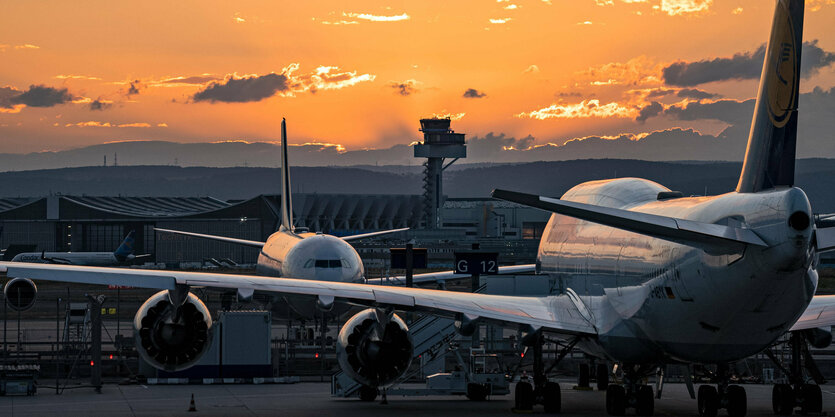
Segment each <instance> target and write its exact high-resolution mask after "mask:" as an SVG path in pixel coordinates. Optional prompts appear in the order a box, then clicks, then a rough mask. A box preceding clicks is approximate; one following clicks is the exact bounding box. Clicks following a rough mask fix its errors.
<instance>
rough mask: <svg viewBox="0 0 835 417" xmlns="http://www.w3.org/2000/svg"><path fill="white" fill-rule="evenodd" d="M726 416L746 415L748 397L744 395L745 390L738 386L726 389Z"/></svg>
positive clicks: (743, 416) (741, 416)
mask: <svg viewBox="0 0 835 417" xmlns="http://www.w3.org/2000/svg"><path fill="white" fill-rule="evenodd" d="M726 395H727V396H728V397H727V398H728V405H727V409H728V415H729V416H730V417H745V414H747V413H748V396H747V395H745V388H742V387H740V386H739V385H731V386H729V387H728V392H727V394H726Z"/></svg>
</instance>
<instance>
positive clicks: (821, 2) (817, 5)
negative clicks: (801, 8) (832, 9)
mask: <svg viewBox="0 0 835 417" xmlns="http://www.w3.org/2000/svg"><path fill="white" fill-rule="evenodd" d="M831 5H835V0H806V8H807V9H808V10H809V11H810V12H817V11H819V10H820V9H822V8H823V6H831Z"/></svg>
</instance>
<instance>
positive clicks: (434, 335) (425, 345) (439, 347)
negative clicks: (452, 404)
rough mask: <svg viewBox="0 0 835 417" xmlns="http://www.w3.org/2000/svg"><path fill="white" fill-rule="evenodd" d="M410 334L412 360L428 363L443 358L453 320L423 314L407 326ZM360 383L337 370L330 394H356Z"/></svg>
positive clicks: (348, 395)
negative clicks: (413, 346) (412, 350)
mask: <svg viewBox="0 0 835 417" xmlns="http://www.w3.org/2000/svg"><path fill="white" fill-rule="evenodd" d="M409 332H410V333H411V334H412V343H414V345H415V351H414V353H413V356H412V361H413V363H414V361H421V360H422V361H423V363H424V365H429V364H431V363H433V362H434V361H439V360H440V361H442V360H444V356H445V354H446V352H447V345H449V342H451V341H452V339H454V338H455V336H456V330H455V321H454V320H453V319H451V318H447V317H437V316H432V315H424V316H422V317H420V318H419V319H417V320H416V321H414V322H413V323H412V324H411V325H410V326H409ZM413 375H414V373H409V372H407V373H406V374H405V375H403V376H402V377H401V378H400V380H398V381H396V382H395V384H397V383H400V382H402V380H405V379H408V378H409V377H411V376H413ZM361 387H362V384H359V383H357V382H356V381H354V380H353V378H351V377H350V376H348V375H347V374H346V373H345V372H343V371H339V372H337V373H336V374H334V375H333V377H332V378H331V396H334V397H351V396H354V395H357V391H358V390H359V389H360V388H361Z"/></svg>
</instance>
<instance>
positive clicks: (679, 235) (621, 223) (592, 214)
mask: <svg viewBox="0 0 835 417" xmlns="http://www.w3.org/2000/svg"><path fill="white" fill-rule="evenodd" d="M493 198H498V199H500V200H507V201H512V202H514V203H519V204H523V205H526V206H530V207H535V208H538V209H542V210H546V211H550V212H552V213H557V214H562V215H565V216H570V217H575V218H578V219H580V220H585V221H589V222H593V223H598V224H602V225H605V226H609V227H614V228H618V229H622V230H627V231H630V232H634V233H640V234H642V235H647V236H651V237H655V238H658V239H665V240H669V241H672V242H675V243H679V244H682V245H688V246H694V247H698V248H702V249H704V250H707V251H711V252H718V253H732V252H736V251H738V250H740V249H741V248H742V247H743V246H744V245H754V246H763V247H767V246H768V244H766V243H765V242H763V240H762V239H760V237H759V236H757V234H756V233H754V232H753V231H752V230H750V229H742V228H738V227H730V226H723V225H719V224H711V223H702V222H696V221H692V220H684V219H676V218H673V217H666V216H659V215H657V214H649V213H641V212H637V211H630V210H623V209H617V208H611V207H601V206H595V205H592V204H583V203H575V202H571V201H562V200H559V199H555V198H548V197H540V196H538V195H533V194H524V193H517V192H514V191H505V190H494V191H493Z"/></svg>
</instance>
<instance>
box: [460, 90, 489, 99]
mask: <svg viewBox="0 0 835 417" xmlns="http://www.w3.org/2000/svg"><path fill="white" fill-rule="evenodd" d="M462 97H464V98H482V97H487V94H484V93H483V92H480V91H478V90H476V89H475V88H468V89H467V91H465V92H464V95H463V96H462Z"/></svg>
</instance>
